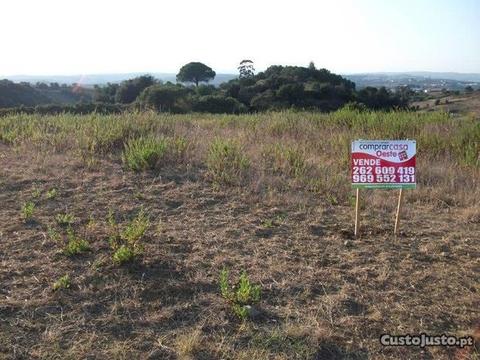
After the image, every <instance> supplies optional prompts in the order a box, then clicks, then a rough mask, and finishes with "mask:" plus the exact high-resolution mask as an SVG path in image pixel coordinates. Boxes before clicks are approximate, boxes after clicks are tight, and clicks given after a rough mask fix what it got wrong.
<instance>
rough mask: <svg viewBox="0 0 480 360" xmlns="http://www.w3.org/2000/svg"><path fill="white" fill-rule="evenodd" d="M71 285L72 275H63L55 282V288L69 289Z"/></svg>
mask: <svg viewBox="0 0 480 360" xmlns="http://www.w3.org/2000/svg"><path fill="white" fill-rule="evenodd" d="M70 286H71V281H70V276H69V275H68V274H67V275H63V276H62V277H60V278H59V279H58V280H57V281H55V282H54V283H53V286H52V287H53V290H55V291H56V290H60V289H69V288H70Z"/></svg>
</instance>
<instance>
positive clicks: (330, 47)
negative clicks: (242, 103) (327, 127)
mask: <svg viewBox="0 0 480 360" xmlns="http://www.w3.org/2000/svg"><path fill="white" fill-rule="evenodd" d="M236 5H241V7H239V6H236V7H235V8H233V7H232V6H231V3H228V2H226V1H219V0H207V1H203V2H196V1H192V0H177V1H175V2H173V1H166V2H159V3H153V2H148V1H146V0H139V1H137V2H135V3H134V4H131V3H130V2H127V1H102V2H98V1H97V2H95V1H93V0H86V1H83V2H75V3H72V2H65V1H60V0H46V1H42V2H38V1H33V0H17V1H15V2H7V3H2V4H1V5H0V9H1V10H2V14H3V15H4V16H3V19H2V22H1V23H0V30H1V31H2V33H4V34H10V36H8V37H5V38H4V39H2V40H3V48H4V49H9V51H8V54H7V55H4V56H3V57H2V59H1V60H0V76H17V75H30V76H49V75H56V76H62V75H67V76H68V75H69V76H71V75H82V74H89V75H95V74H119V73H176V72H178V69H179V68H180V67H181V66H182V65H184V64H185V63H187V62H190V61H201V62H203V63H205V64H207V65H209V66H210V67H212V68H213V69H214V70H215V71H216V72H217V73H222V74H232V73H233V74H235V73H236V72H237V71H236V67H237V65H238V63H239V62H240V61H241V60H242V59H246V58H247V59H252V60H253V61H254V62H255V67H256V68H257V69H258V70H263V69H266V68H267V67H268V66H270V65H274V64H281V65H303V66H307V65H308V63H309V62H310V61H313V62H314V63H315V64H316V66H317V67H320V68H327V69H329V70H331V71H332V72H335V73H341V74H361V73H372V72H414V71H430V72H458V73H480V41H479V39H480V30H479V28H478V20H480V2H478V1H475V0H457V1H453V0H440V1H438V0H437V1H434V0H417V1H414V0H408V1H401V2H396V3H393V2H385V1H380V0H362V1H354V0H341V1H335V2H321V3H318V2H314V1H309V0H299V1H296V2H295V3H292V2H289V1H276V2H270V1H264V2H254V1H252V0H245V1H243V2H242V3H240V4H236ZM26 9H27V10H26Z"/></svg>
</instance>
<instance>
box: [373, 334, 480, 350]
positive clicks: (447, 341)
mask: <svg viewBox="0 0 480 360" xmlns="http://www.w3.org/2000/svg"><path fill="white" fill-rule="evenodd" d="M380 343H381V344H382V345H383V346H419V347H422V348H423V347H426V346H452V347H459V348H463V347H465V346H473V344H474V341H473V337H471V336H464V337H456V336H452V335H446V334H442V335H428V334H425V333H422V334H419V335H410V334H406V335H391V334H382V335H381V336H380Z"/></svg>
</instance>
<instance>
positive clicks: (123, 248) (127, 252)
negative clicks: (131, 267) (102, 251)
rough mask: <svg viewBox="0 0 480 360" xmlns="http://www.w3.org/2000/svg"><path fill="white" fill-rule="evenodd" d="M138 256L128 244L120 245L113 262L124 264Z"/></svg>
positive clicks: (114, 254)
mask: <svg viewBox="0 0 480 360" xmlns="http://www.w3.org/2000/svg"><path fill="white" fill-rule="evenodd" d="M135 257H136V254H135V251H134V250H133V249H132V248H131V247H129V246H127V245H120V247H118V248H117V249H116V250H115V252H114V253H113V262H114V263H115V264H118V265H122V264H125V263H128V262H132V261H133V260H134V259H135Z"/></svg>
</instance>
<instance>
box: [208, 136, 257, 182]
mask: <svg viewBox="0 0 480 360" xmlns="http://www.w3.org/2000/svg"><path fill="white" fill-rule="evenodd" d="M207 167H208V171H209V174H210V175H211V177H212V179H213V181H214V182H215V183H219V184H226V185H238V184H240V183H241V182H242V179H243V178H244V177H245V175H246V172H247V170H248V168H249V167H250V161H249V159H248V158H247V157H246V156H245V155H244V154H243V151H242V149H241V148H240V147H239V146H238V145H237V144H236V143H235V142H233V141H231V140H224V139H220V138H217V139H215V140H214V141H213V142H212V144H211V145H210V148H209V150H208V154H207Z"/></svg>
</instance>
